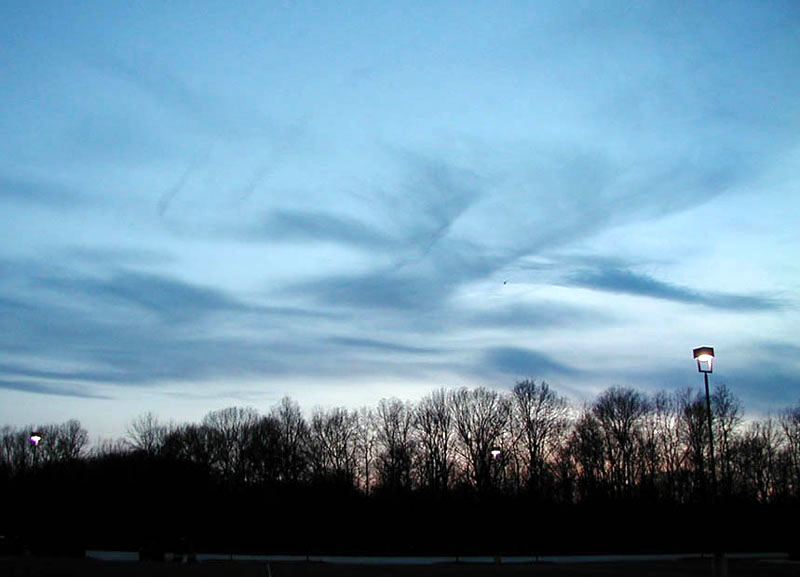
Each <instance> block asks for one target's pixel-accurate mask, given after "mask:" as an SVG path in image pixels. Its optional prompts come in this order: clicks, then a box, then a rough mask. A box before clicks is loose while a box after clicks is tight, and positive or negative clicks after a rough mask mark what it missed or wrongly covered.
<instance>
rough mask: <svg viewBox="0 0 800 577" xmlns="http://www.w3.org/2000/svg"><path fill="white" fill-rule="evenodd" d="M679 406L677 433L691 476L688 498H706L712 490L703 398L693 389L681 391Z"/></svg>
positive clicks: (688, 483) (705, 411)
mask: <svg viewBox="0 0 800 577" xmlns="http://www.w3.org/2000/svg"><path fill="white" fill-rule="evenodd" d="M678 400H679V403H680V411H681V412H680V417H681V418H680V433H681V440H682V442H683V444H684V446H685V447H686V456H687V463H686V464H687V472H688V473H690V475H691V477H688V478H687V479H686V481H689V480H690V482H687V483H685V490H686V492H687V493H688V494H687V498H692V499H694V500H702V499H707V498H708V497H709V495H710V491H711V471H710V466H707V463H710V460H709V459H708V458H707V455H708V452H709V447H710V444H709V442H708V416H707V410H706V402H705V399H704V397H703V396H702V395H701V394H700V393H698V392H696V391H694V390H692V389H686V390H684V391H682V392H681V393H680V395H679V397H678Z"/></svg>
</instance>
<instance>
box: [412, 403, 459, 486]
mask: <svg viewBox="0 0 800 577" xmlns="http://www.w3.org/2000/svg"><path fill="white" fill-rule="evenodd" d="M449 399H450V397H449V396H448V394H447V391H446V390H445V389H439V390H436V391H434V392H432V393H430V394H429V395H427V396H425V397H423V398H422V400H420V401H419V403H417V406H416V409H415V411H414V429H415V434H416V438H417V446H418V448H419V452H418V461H419V464H418V467H417V468H418V470H419V476H420V480H419V483H420V486H422V487H424V488H425V489H426V490H428V491H431V492H433V493H439V494H441V493H443V492H445V491H447V489H448V488H449V486H450V479H451V476H452V474H453V469H454V463H453V413H452V409H451V404H450V400H449Z"/></svg>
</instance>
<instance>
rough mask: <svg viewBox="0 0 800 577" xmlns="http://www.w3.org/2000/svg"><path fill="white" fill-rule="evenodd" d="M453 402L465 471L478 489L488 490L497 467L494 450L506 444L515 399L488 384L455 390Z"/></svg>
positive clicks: (459, 446) (460, 452) (459, 448)
mask: <svg viewBox="0 0 800 577" xmlns="http://www.w3.org/2000/svg"><path fill="white" fill-rule="evenodd" d="M451 403H452V407H453V418H454V424H455V431H456V436H457V439H458V443H457V445H456V446H457V451H458V453H459V454H460V455H461V458H462V459H463V464H464V467H465V471H464V472H465V473H466V475H467V477H468V478H469V480H470V481H471V482H472V483H473V485H474V486H475V487H476V488H477V489H478V491H479V492H484V491H486V490H488V489H490V488H491V487H492V475H493V472H495V469H496V468H497V467H496V465H495V464H494V462H493V459H494V457H492V454H491V450H492V449H493V448H494V447H500V448H505V445H506V443H505V441H506V439H505V436H506V425H507V424H508V422H509V419H510V413H511V403H510V401H509V399H508V398H507V397H505V396H502V395H500V393H498V392H497V391H493V390H490V389H486V388H484V387H478V388H476V389H472V390H470V389H466V388H463V389H459V390H457V391H454V392H453V393H452V396H451Z"/></svg>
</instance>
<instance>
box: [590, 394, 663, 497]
mask: <svg viewBox="0 0 800 577" xmlns="http://www.w3.org/2000/svg"><path fill="white" fill-rule="evenodd" d="M648 410H649V404H648V402H647V399H646V398H645V397H644V396H643V395H642V394H641V393H639V392H638V391H635V390H633V389H630V388H624V387H611V388H610V389H606V390H605V391H604V392H602V393H601V394H600V396H599V397H598V398H597V400H596V401H595V402H594V405H593V406H592V413H593V414H594V416H595V418H596V419H597V421H598V422H599V423H600V428H601V430H602V431H603V439H604V448H605V454H606V461H607V467H608V477H609V481H610V483H611V487H610V488H611V491H612V493H613V495H614V496H616V497H631V495H632V491H633V488H634V486H635V484H636V481H637V479H638V477H639V470H640V448H641V444H642V443H641V441H642V425H643V420H644V417H645V415H646V414H647V412H648Z"/></svg>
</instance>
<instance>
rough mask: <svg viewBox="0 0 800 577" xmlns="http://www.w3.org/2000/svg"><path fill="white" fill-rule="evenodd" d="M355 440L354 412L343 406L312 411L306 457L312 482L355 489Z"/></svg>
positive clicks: (356, 435)
mask: <svg viewBox="0 0 800 577" xmlns="http://www.w3.org/2000/svg"><path fill="white" fill-rule="evenodd" d="M357 437H358V412H357V411H349V410H347V409H345V408H342V407H336V408H333V409H330V410H327V411H325V410H321V409H317V410H315V411H314V413H313V415H312V416H311V430H310V435H309V454H310V460H311V467H312V473H313V475H314V477H315V479H317V480H324V481H333V482H334V483H337V484H340V485H343V486H351V487H353V486H355V480H356V470H357V467H358V444H357V442H356V441H357Z"/></svg>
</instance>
